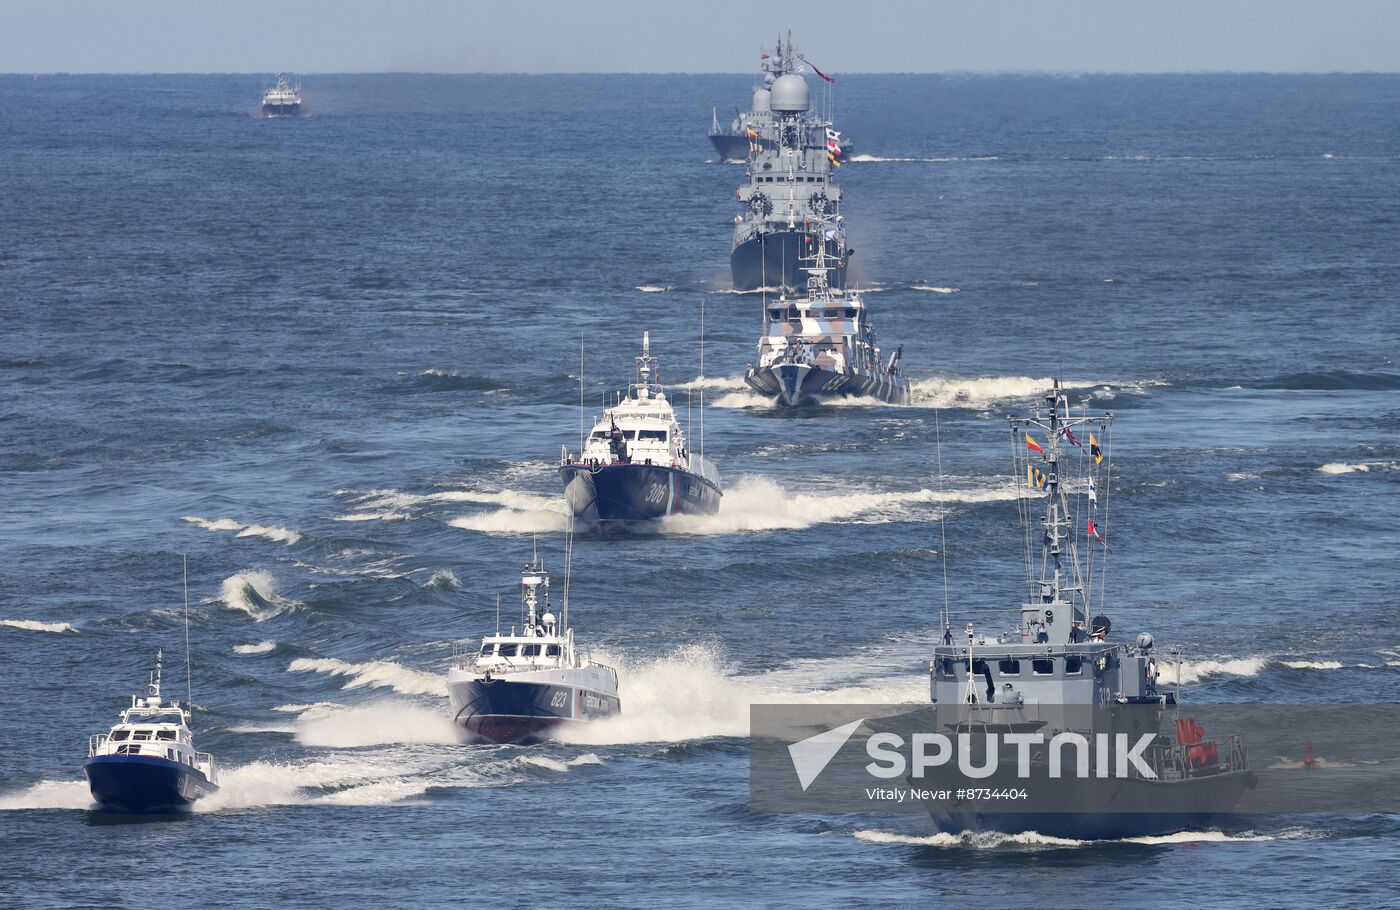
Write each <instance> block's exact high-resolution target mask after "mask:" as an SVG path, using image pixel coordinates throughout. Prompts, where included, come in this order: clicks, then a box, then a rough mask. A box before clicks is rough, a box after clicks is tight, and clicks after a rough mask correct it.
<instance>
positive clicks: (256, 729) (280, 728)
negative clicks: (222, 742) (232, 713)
mask: <svg viewBox="0 0 1400 910" xmlns="http://www.w3.org/2000/svg"><path fill="white" fill-rule="evenodd" d="M228 732H230V733H248V734H254V733H295V732H296V727H294V726H293V725H291V724H235V725H234V726H232V727H229V728H228Z"/></svg>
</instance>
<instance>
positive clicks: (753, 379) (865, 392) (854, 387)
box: [744, 363, 910, 408]
mask: <svg viewBox="0 0 1400 910" xmlns="http://www.w3.org/2000/svg"><path fill="white" fill-rule="evenodd" d="M744 382H746V383H747V384H748V386H749V388H751V389H753V390H754V391H755V392H758V393H759V394H760V395H767V396H768V397H770V398H773V399H774V400H775V401H776V402H777V403H778V406H779V407H782V408H800V407H803V406H806V405H813V404H819V403H820V402H821V401H822V400H823V399H831V398H855V397H862V398H874V399H876V400H878V401H882V402H884V403H886V404H895V405H907V404H909V399H910V392H909V381H908V380H907V379H904V378H902V377H899V376H889V375H885V374H873V373H861V372H850V373H837V372H833V371H831V370H827V369H823V368H822V367H820V366H816V365H814V364H807V363H779V364H773V365H771V366H767V367H761V368H750V369H749V371H748V373H747V374H746V375H745V376H744Z"/></svg>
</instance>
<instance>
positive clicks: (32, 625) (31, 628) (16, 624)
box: [0, 619, 78, 632]
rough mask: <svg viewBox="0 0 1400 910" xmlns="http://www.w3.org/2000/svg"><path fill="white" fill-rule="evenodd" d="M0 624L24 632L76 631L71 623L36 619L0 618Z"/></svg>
mask: <svg viewBox="0 0 1400 910" xmlns="http://www.w3.org/2000/svg"><path fill="white" fill-rule="evenodd" d="M0 626H9V627H10V628H12V629H23V630H25V631H26V632H76V631H78V630H77V628H76V627H74V626H73V624H72V623H66V622H40V621H39V620H37V619H0Z"/></svg>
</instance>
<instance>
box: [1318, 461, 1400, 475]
mask: <svg viewBox="0 0 1400 910" xmlns="http://www.w3.org/2000/svg"><path fill="white" fill-rule="evenodd" d="M1397 469H1400V462H1396V461H1358V462H1352V463H1349V464H1348V463H1346V462H1340V461H1334V462H1331V463H1329V464H1325V465H1323V466H1322V467H1320V468H1318V469H1317V470H1318V471H1319V472H1320V473H1322V474H1367V473H1370V472H1371V471H1373V470H1378V471H1387V470H1389V471H1394V470H1397Z"/></svg>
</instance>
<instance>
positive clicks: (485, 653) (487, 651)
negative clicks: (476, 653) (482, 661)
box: [481, 643, 496, 657]
mask: <svg viewBox="0 0 1400 910" xmlns="http://www.w3.org/2000/svg"><path fill="white" fill-rule="evenodd" d="M494 650H496V645H495V644H494V643H492V644H489V645H482V646H481V656H482V657H490V656H491V652H492V651H494Z"/></svg>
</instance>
